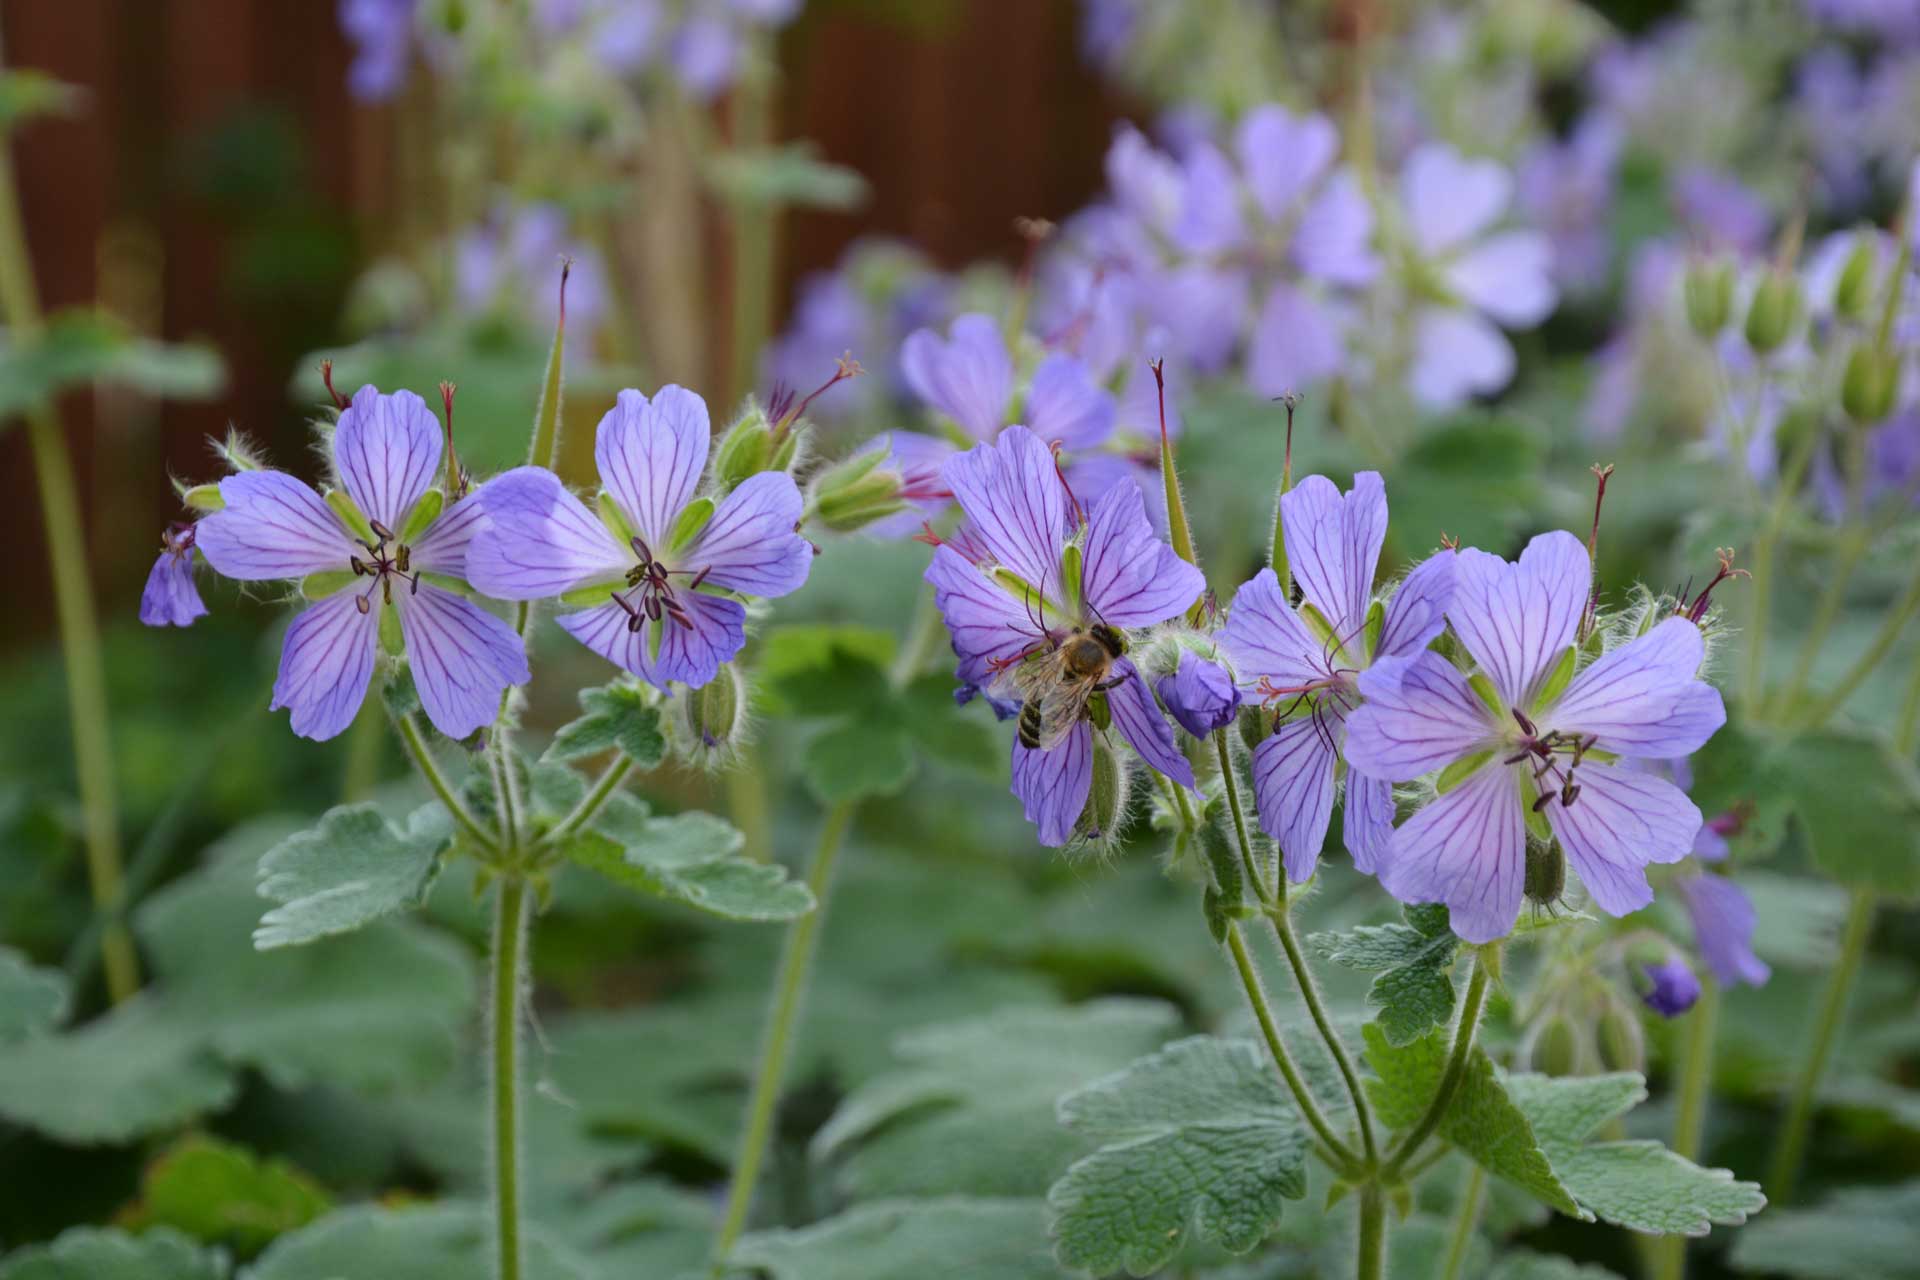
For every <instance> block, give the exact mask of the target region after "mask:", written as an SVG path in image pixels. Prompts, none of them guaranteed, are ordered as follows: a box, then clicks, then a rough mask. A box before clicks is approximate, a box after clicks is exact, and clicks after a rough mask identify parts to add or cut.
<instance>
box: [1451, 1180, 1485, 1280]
mask: <svg viewBox="0 0 1920 1280" xmlns="http://www.w3.org/2000/svg"><path fill="white" fill-rule="evenodd" d="M1486 1189H1487V1171H1486V1170H1485V1169H1483V1168H1481V1167H1480V1166H1479V1165H1478V1164H1475V1165H1474V1166H1473V1168H1472V1170H1471V1171H1470V1172H1468V1174H1467V1185H1466V1186H1465V1187H1464V1188H1463V1189H1462V1190H1461V1192H1460V1207H1459V1208H1458V1209H1456V1210H1455V1211H1454V1217H1453V1235H1452V1237H1451V1238H1450V1239H1449V1240H1448V1241H1447V1264H1446V1266H1445V1267H1444V1268H1442V1269H1441V1272H1440V1280H1460V1268H1462V1267H1464V1266H1465V1265H1466V1264H1467V1246H1469V1245H1471V1244H1472V1243H1473V1229H1474V1228H1475V1227H1476V1226H1478V1225H1479V1223H1480V1197H1481V1196H1482V1195H1483V1194H1485V1192H1486Z"/></svg>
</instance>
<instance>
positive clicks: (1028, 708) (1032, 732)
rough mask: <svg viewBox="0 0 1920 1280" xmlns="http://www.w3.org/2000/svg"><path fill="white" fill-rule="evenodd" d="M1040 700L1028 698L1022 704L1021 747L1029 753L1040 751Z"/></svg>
mask: <svg viewBox="0 0 1920 1280" xmlns="http://www.w3.org/2000/svg"><path fill="white" fill-rule="evenodd" d="M1040 729H1041V709H1040V699H1038V698H1028V699H1027V700H1026V701H1025V702H1023V703H1021V704H1020V745H1021V746H1023V747H1025V748H1026V749H1027V750H1029V751H1038V750H1039V749H1040Z"/></svg>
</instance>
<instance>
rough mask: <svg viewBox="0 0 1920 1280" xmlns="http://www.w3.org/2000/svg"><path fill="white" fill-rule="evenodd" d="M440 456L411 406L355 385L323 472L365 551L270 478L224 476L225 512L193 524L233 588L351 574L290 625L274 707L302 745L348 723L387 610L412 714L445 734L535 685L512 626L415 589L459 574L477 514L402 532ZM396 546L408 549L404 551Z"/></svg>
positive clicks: (489, 714)
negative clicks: (369, 533) (334, 484)
mask: <svg viewBox="0 0 1920 1280" xmlns="http://www.w3.org/2000/svg"><path fill="white" fill-rule="evenodd" d="M442 448H443V444H442V441H441V433H440V424H439V422H438V421H437V420H436V419H435V418H434V416H433V414H432V412H431V411H430V410H429V409H428V408H427V406H426V403H425V402H424V401H423V400H421V399H420V397H419V396H417V395H414V394H413V393H412V392H410V391H396V392H394V393H393V394H392V395H381V394H380V393H379V392H378V391H376V390H375V389H374V388H373V387H371V386H366V387H362V388H360V390H359V392H358V393H356V394H355V395H354V397H353V403H352V404H351V405H350V406H349V407H348V408H347V409H346V410H345V411H344V412H343V413H341V415H340V421H339V423H338V425H337V426H336V427H335V428H334V433H333V465H334V471H335V473H336V474H337V475H338V476H339V479H340V484H341V485H342V487H344V488H345V490H346V492H347V494H348V496H350V497H351V498H352V499H353V501H354V503H355V504H356V505H358V507H359V509H360V511H361V513H362V514H363V515H364V516H365V517H366V519H367V520H368V522H369V523H370V524H371V525H372V528H373V532H374V536H375V539H376V541H375V542H374V543H372V544H367V543H363V542H360V541H358V540H356V538H355V536H354V535H353V533H352V532H350V531H349V530H348V528H347V526H346V524H345V523H344V522H343V521H342V520H341V519H340V517H339V516H338V515H336V514H335V513H334V510H333V508H332V507H331V506H329V505H328V504H327V503H326V501H325V500H323V499H322V498H321V497H320V495H319V494H317V493H315V492H314V491H313V490H312V489H310V488H308V487H307V486H306V485H304V484H302V483H300V481H298V480H295V479H294V478H293V477H292V476H289V475H286V474H284V473H282V472H279V471H242V472H240V473H239V474H238V475H233V476H229V477H227V478H226V479H225V480H222V481H221V482H220V496H221V498H222V499H223V500H224V501H225V503H226V506H225V507H224V508H222V509H221V510H219V511H215V512H213V513H211V514H209V515H207V516H205V517H204V518H202V519H201V521H200V523H199V524H198V525H196V526H195V542H196V544H197V545H198V547H199V549H200V553H201V554H202V555H204V556H206V558H207V563H208V564H210V565H212V566H213V567H214V569H215V571H216V572H218V573H221V574H223V575H225V576H226V577H229V578H233V579H236V580H238V581H242V582H261V581H271V580H275V579H282V578H306V577H307V576H308V575H310V574H334V573H337V574H341V575H343V576H344V575H348V574H351V580H350V581H349V582H347V583H346V584H344V585H342V586H340V587H339V588H337V589H335V590H334V591H333V592H332V594H328V595H323V596H321V597H320V598H318V599H316V600H315V601H314V602H313V603H312V604H310V605H309V606H308V607H307V609H306V610H305V611H304V612H303V613H301V614H300V616H299V617H297V618H295V619H294V620H293V625H292V626H290V627H289V628H287V639H286V645H285V647H284V648H283V649H282V651H281V654H280V674H279V676H278V678H277V679H276V680H275V681H274V686H273V704H272V705H273V709H274V710H279V709H280V708H282V707H286V708H290V709H291V710H292V712H293V715H292V723H293V731H294V732H295V733H297V734H299V735H300V736H301V737H303V738H314V739H325V738H331V737H333V736H334V735H336V734H338V733H340V732H341V731H342V730H344V729H345V728H346V727H347V726H348V725H349V724H351V723H352V722H353V717H354V715H355V713H356V712H358V711H359V709H360V704H361V702H362V701H364V700H365V698H366V694H367V683H368V681H369V679H370V678H371V677H372V675H373V664H374V657H375V653H376V646H377V642H378V637H379V633H380V621H381V618H382V617H383V616H384V614H383V612H382V611H383V610H384V609H385V608H386V607H388V606H391V607H392V608H394V609H395V610H396V611H397V612H398V615H399V620H400V631H401V635H402V636H403V637H404V639H405V642H406V650H407V656H408V659H409V664H410V666H411V668H412V671H413V678H414V683H415V685H417V686H418V688H419V691H420V704H421V706H423V707H424V708H425V709H426V712H427V718H428V719H430V720H432V721H433V723H434V726H435V727H436V728H438V729H439V730H440V732H442V733H444V734H446V735H447V736H448V737H449V738H465V737H467V736H468V735H470V734H472V733H473V732H474V731H475V730H477V729H479V728H481V727H482V726H484V725H487V724H490V723H491V722H492V721H493V718H494V716H495V715H497V714H498V712H499V710H500V695H501V694H502V693H503V692H504V691H505V690H506V688H507V686H508V685H515V684H524V683H526V681H527V680H528V679H530V678H531V677H530V673H529V672H528V670H527V658H526V653H525V652H524V651H523V649H522V647H521V643H520V637H519V636H517V635H515V634H514V631H513V628H511V627H509V626H508V625H507V624H506V623H505V622H503V621H501V620H500V619H499V618H497V617H495V616H494V615H493V614H491V613H488V612H487V611H486V610H485V609H482V608H481V607H480V606H479V605H477V604H474V603H473V602H472V601H470V600H468V599H466V598H465V597H464V596H462V595H459V594H456V593H455V592H453V591H449V590H447V589H445V588H443V587H440V586H438V585H436V584H434V583H432V582H428V581H424V580H423V579H422V576H421V575H422V574H423V573H431V574H444V575H446V576H448V577H451V578H465V577H466V576H467V549H468V543H469V542H470V541H471V540H472V538H473V535H474V530H475V527H476V526H477V525H478V523H479V506H478V504H477V503H476V502H475V501H474V500H473V499H472V498H468V499H465V500H462V501H459V502H455V503H453V504H452V505H451V506H449V507H447V508H446V510H444V511H443V512H441V513H440V515H439V516H438V517H436V518H435V519H434V520H433V521H432V522H431V523H430V524H428V525H427V526H426V528H425V529H423V530H420V531H417V532H416V531H412V530H409V529H408V518H409V515H410V513H411V512H412V511H413V509H414V506H415V504H416V503H418V502H419V500H420V498H421V496H422V495H423V494H425V493H426V491H427V490H428V488H429V487H431V485H432V484H433V481H434V478H435V476H436V474H437V472H438V470H439V467H440V457H441V450H442ZM402 536H405V537H409V538H411V542H410V543H402V542H401V541H400V538H401V537H402ZM362 577H364V578H367V579H368V582H367V585H366V587H365V588H364V589H362V588H361V587H360V586H359V585H358V579H360V578H362Z"/></svg>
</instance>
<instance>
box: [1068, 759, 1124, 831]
mask: <svg viewBox="0 0 1920 1280" xmlns="http://www.w3.org/2000/svg"><path fill="white" fill-rule="evenodd" d="M1127 786H1128V781H1127V770H1126V768H1125V766H1123V765H1122V764H1121V763H1120V757H1119V756H1117V755H1115V754H1114V752H1113V749H1112V748H1111V747H1109V746H1107V745H1106V743H1105V742H1104V741H1103V740H1102V739H1100V738H1097V737H1096V738H1095V739H1094V740H1093V785H1092V786H1091V787H1089V788H1088V789H1087V805H1086V808H1084V809H1082V810H1081V811H1080V834H1082V835H1083V836H1085V837H1086V838H1087V839H1088V840H1091V841H1093V842H1095V843H1102V844H1103V843H1105V842H1106V841H1109V840H1112V839H1114V838H1115V837H1116V836H1118V835H1119V834H1120V827H1121V825H1122V824H1123V823H1124V822H1125V821H1126V817H1127Z"/></svg>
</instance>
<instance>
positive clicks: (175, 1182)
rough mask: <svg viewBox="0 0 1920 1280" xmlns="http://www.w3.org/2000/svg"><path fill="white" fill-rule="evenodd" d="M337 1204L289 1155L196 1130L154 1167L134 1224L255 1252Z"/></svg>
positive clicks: (145, 1183) (144, 1183)
mask: <svg viewBox="0 0 1920 1280" xmlns="http://www.w3.org/2000/svg"><path fill="white" fill-rule="evenodd" d="M331 1205H332V1202H331V1200H330V1198H329V1197H328V1195H327V1193H326V1191H325V1190H323V1189H322V1188H321V1186H320V1184H319V1183H317V1182H315V1181H314V1180H313V1179H312V1178H310V1177H308V1176H307V1175H306V1174H304V1173H302V1172H300V1171H299V1170H298V1169H295V1168H294V1167H293V1166H292V1165H289V1164H287V1163H286V1162H285V1161H284V1160H263V1159H261V1158H260V1157H258V1156H256V1155H254V1154H253V1153H252V1152H251V1151H248V1150H247V1149H246V1148H245V1147H238V1146H234V1145H233V1144H231V1143H227V1142H222V1141H220V1140H219V1139H217V1138H209V1137H204V1136H192V1137H187V1138H183V1139H181V1140H180V1141H179V1142H176V1143H175V1144H174V1145H173V1146H172V1147H171V1148H169V1149H168V1150H167V1151H166V1152H165V1153H164V1154H163V1155H161V1157H160V1158H159V1159H158V1160H156V1161H154V1163H153V1164H151V1165H149V1166H148V1167H147V1172H146V1176H145V1178H144V1179H143V1181H142V1183H141V1191H140V1202H139V1204H138V1205H136V1206H135V1208H134V1211H133V1214H132V1225H137V1226H139V1227H141V1228H142V1229H143V1230H144V1229H146V1228H149V1227H153V1226H162V1227H171V1228H173V1229H175V1230H177V1231H181V1232H184V1233H185V1234H187V1235H189V1236H192V1237H193V1238H194V1239H196V1240H199V1241H202V1242H203V1243H207V1244H223V1245H227V1246H229V1247H231V1248H233V1249H235V1250H236V1251H238V1252H239V1253H240V1254H241V1255H242V1256H251V1255H252V1254H255V1253H258V1252H259V1251H260V1250H261V1249H264V1248H265V1247H266V1246H267V1245H268V1243H270V1242H271V1241H272V1240H273V1239H274V1238H275V1237H276V1236H282V1235H285V1234H286V1233H287V1232H289V1231H297V1230H298V1229H300V1228H301V1227H304V1226H306V1225H307V1223H309V1222H311V1221H313V1220H314V1219H315V1218H317V1217H319V1216H320V1215H321V1214H323V1213H325V1212H326V1211H327V1210H328V1209H329V1208H330V1207H331Z"/></svg>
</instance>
